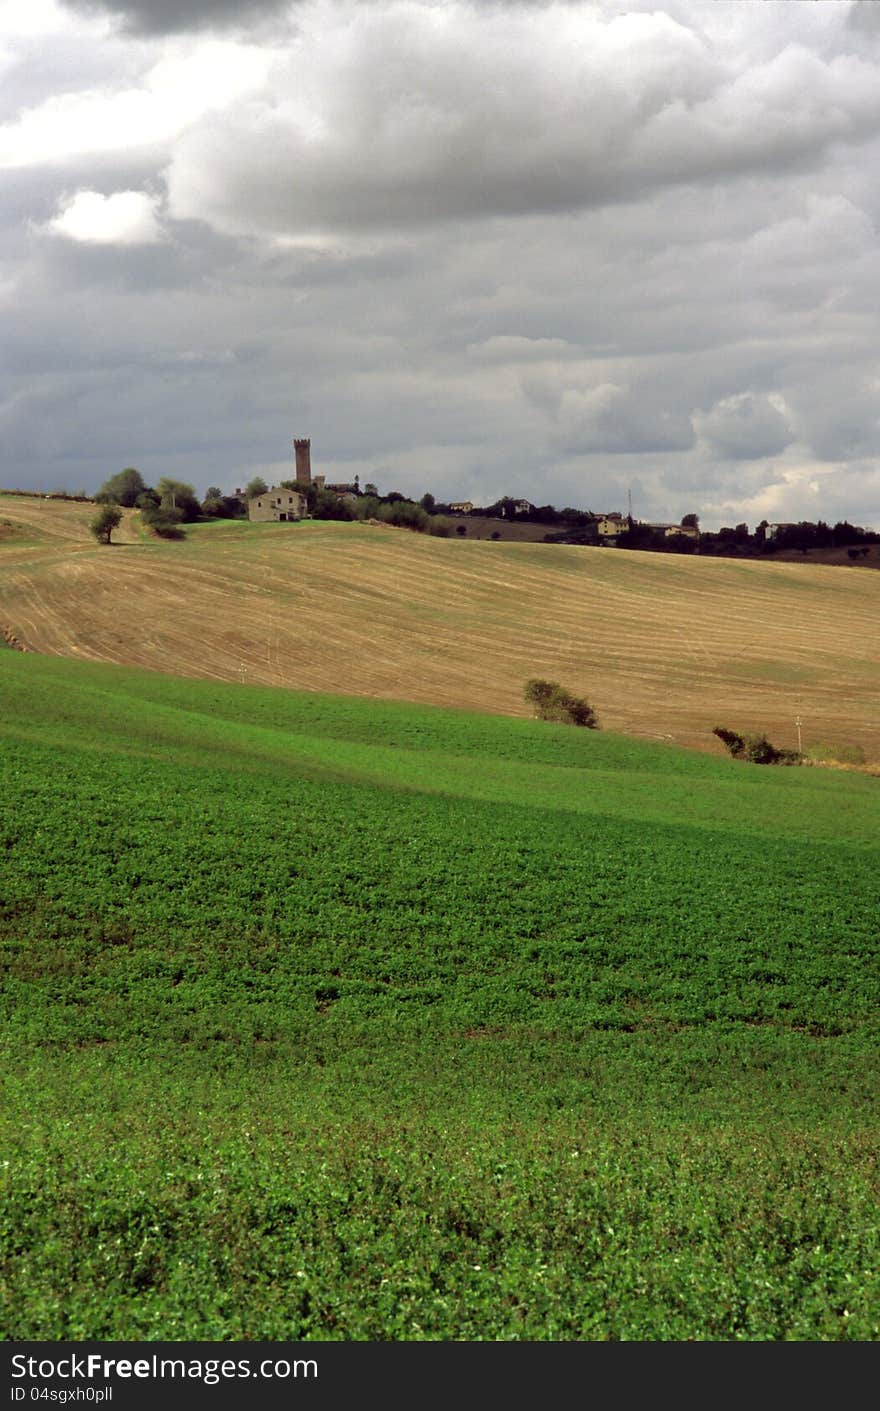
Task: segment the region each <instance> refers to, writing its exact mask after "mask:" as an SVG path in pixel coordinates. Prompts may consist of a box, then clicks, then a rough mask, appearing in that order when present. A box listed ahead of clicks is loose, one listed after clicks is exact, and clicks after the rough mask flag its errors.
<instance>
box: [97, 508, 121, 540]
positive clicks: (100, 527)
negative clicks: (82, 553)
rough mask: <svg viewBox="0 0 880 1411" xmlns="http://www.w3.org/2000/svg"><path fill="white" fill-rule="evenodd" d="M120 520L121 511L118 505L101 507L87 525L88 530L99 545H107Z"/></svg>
mask: <svg viewBox="0 0 880 1411" xmlns="http://www.w3.org/2000/svg"><path fill="white" fill-rule="evenodd" d="M121 519H122V510H121V509H120V508H119V506H118V505H111V504H107V505H102V506H101V508H100V509H99V510H98V513H97V514H96V515H95V517H94V519H93V520H92V521H91V523H90V524H89V530H90V532H91V533H92V534H94V536H95V538H96V539H97V541H98V543H99V544H109V543H110V535H111V534H112V533H113V530H114V529H116V528H117V527H118V525H119V523H120V521H121Z"/></svg>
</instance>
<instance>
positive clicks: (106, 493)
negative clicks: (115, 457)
mask: <svg viewBox="0 0 880 1411" xmlns="http://www.w3.org/2000/svg"><path fill="white" fill-rule="evenodd" d="M146 489H147V485H146V482H145V481H144V477H143V476H142V475H141V473H140V471H139V470H135V468H134V466H128V467H127V469H125V470H120V472H119V474H118V475H111V477H110V479H109V480H105V481H104V484H103V485H102V486H101V488H100V490H99V491H98V493H97V495H96V496H95V499H96V500H97V501H98V502H99V503H104V504H109V503H113V504H116V505H124V506H125V508H126V509H132V508H133V507H134V506H135V505H136V504H137V499H138V495H142V494H143V493H144V491H145V490H146Z"/></svg>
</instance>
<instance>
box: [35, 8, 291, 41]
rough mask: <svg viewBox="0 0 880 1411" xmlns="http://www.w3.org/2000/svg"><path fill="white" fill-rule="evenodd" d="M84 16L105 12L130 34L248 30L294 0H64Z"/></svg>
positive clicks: (283, 9)
mask: <svg viewBox="0 0 880 1411" xmlns="http://www.w3.org/2000/svg"><path fill="white" fill-rule="evenodd" d="M63 3H64V4H65V6H66V7H67V8H68V9H69V10H73V11H78V12H79V13H80V14H83V15H94V14H96V13H98V14H99V13H105V14H108V15H110V16H111V17H112V18H113V19H118V20H119V21H120V22H121V23H122V25H123V26H124V28H125V29H126V30H127V31H128V32H129V33H131V34H139V35H159V34H181V33H185V32H187V31H193V30H201V29H212V30H223V29H236V30H240V29H245V28H247V27H248V26H249V25H251V24H254V23H259V22H262V21H263V20H267V19H273V18H275V17H276V16H278V15H282V14H284V13H285V11H287V10H289V9H290V8H291V0H63ZM294 3H295V0H294Z"/></svg>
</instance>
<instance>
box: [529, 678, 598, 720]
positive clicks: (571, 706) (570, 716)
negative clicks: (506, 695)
mask: <svg viewBox="0 0 880 1411" xmlns="http://www.w3.org/2000/svg"><path fill="white" fill-rule="evenodd" d="M523 694H524V696H525V699H526V700H527V701H528V703H529V705H531V706H533V707H534V710H535V717H536V719H538V720H552V721H555V722H556V723H558V724H561V725H580V726H582V727H583V728H584V729H587V730H598V729H599V722H598V720H597V719H596V712H595V711H594V710H593V707H592V706H591V705H590V703H589V701H586V700H584V698H583V696H573V695H572V694H571V692H570V691H566V690H565V689H564V688H563V687H562V686H560V684H559V682H558V681H542V680H541V679H540V678H538V677H533V678H532V679H531V680H529V681H527V682H526V684H525V688H524V692H523Z"/></svg>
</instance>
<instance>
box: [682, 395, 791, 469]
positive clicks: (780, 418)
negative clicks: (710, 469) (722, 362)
mask: <svg viewBox="0 0 880 1411" xmlns="http://www.w3.org/2000/svg"><path fill="white" fill-rule="evenodd" d="M699 429H700V431H701V433H702V434H703V435H704V436H705V437H706V440H707V441H708V442H709V445H710V446H711V448H712V450H713V451H714V452H715V454H716V455H718V456H722V457H725V458H727V459H729V460H744V461H749V460H760V459H762V458H763V457H764V456H775V455H778V454H779V452H780V451H783V450H784V449H785V447H786V446H787V445H788V444H789V443H790V442H791V440H792V439H793V437H792V432H791V428H790V426H789V424H788V420H787V418H786V416H785V415H784V414H783V412H782V411H781V410H780V409H779V407H778V406H775V405H774V404H773V403H772V402H771V401H770V399H769V398H768V397H766V396H762V395H758V396H756V395H754V394H753V393H751V392H743V393H740V394H739V395H738V396H735V397H726V398H724V399H723V400H722V401H720V402H716V404H715V406H714V407H712V409H711V411H710V412H709V413H708V414H707V415H706V416H704V417H702V418H701V419H700V422H699Z"/></svg>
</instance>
